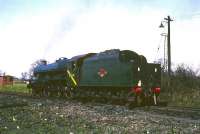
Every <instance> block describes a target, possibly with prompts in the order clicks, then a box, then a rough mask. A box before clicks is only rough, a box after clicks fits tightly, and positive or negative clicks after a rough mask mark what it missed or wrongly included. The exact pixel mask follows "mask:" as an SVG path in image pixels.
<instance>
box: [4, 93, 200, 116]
mask: <svg viewBox="0 0 200 134" xmlns="http://www.w3.org/2000/svg"><path fill="white" fill-rule="evenodd" d="M0 94H3V95H8V96H17V97H21V98H27V99H60V100H62V99H63V98H62V99H61V98H58V97H56V98H55V97H39V96H32V95H31V94H29V93H13V92H0ZM64 99H65V98H64ZM65 100H66V99H65ZM68 100H69V101H71V100H70V99H68ZM94 102H95V103H105V101H103V102H99V101H94ZM84 103H91V104H92V103H93V102H91V101H88V100H86V101H84ZM95 103H94V104H92V105H95ZM106 104H111V105H124V106H125V104H122V103H116V102H113V101H110V102H107V103H106ZM23 105H27V104H26V103H25V104H24V103H22V104H21V103H20V104H16V105H15V104H8V105H3V106H0V108H6V107H16V106H23ZM131 110H142V111H145V112H151V113H154V114H161V115H167V116H173V117H180V118H190V119H193V120H199V119H200V108H194V107H180V106H144V107H135V108H132V109H131Z"/></svg>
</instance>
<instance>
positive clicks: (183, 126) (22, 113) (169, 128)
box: [0, 94, 200, 134]
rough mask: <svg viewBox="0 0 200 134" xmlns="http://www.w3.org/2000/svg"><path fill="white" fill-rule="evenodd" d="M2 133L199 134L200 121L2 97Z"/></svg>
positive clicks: (137, 110)
mask: <svg viewBox="0 0 200 134" xmlns="http://www.w3.org/2000/svg"><path fill="white" fill-rule="evenodd" d="M1 133H2V134H15V133H17V134H23V133H24V134H27V133H33V134H37V133H38V134H43V133H44V134H46V133H52V134H55V133H58V134H59V133H60V134H65V133H66V134H77V133H89V134H90V133H91V134H93V133H108V134H110V133H111V134H112V133H122V134H124V133H134V134H137V133H138V134H140V133H146V134H151V133H152V134H160V133H161V134H171V133H180V134H185V133H186V134H191V133H195V134H199V133H200V119H191V118H187V117H182V116H181V117H179V116H178V113H177V116H169V115H167V114H157V113H156V112H155V111H153V112H152V111H151V110H150V109H148V108H135V109H132V110H129V109H127V108H126V107H125V106H118V105H108V104H99V103H89V102H88V103H82V102H78V101H74V100H68V101H67V100H64V99H55V98H54V99H51V98H42V99H33V98H28V97H19V96H11V95H4V94H0V134H1Z"/></svg>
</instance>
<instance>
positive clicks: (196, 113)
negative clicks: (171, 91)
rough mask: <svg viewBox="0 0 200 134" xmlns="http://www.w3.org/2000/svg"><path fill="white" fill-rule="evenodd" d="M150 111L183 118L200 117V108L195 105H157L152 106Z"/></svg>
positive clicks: (196, 118)
mask: <svg viewBox="0 0 200 134" xmlns="http://www.w3.org/2000/svg"><path fill="white" fill-rule="evenodd" d="M148 111H150V112H153V113H156V114H164V115H167V116H175V117H181V118H190V119H193V120H199V119H200V108H194V107H180V106H166V107H159V106H158V107H157V106H151V107H150V108H149V109H148Z"/></svg>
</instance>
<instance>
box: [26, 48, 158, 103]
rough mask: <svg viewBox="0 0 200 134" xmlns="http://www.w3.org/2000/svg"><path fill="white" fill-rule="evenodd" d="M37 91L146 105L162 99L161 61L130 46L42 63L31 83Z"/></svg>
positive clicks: (40, 93) (34, 92)
mask: <svg viewBox="0 0 200 134" xmlns="http://www.w3.org/2000/svg"><path fill="white" fill-rule="evenodd" d="M28 86H29V87H30V88H32V94H33V95H41V96H47V95H58V96H67V97H79V98H80V97H85V98H90V97H95V98H100V99H104V98H108V99H119V100H126V101H127V102H130V103H131V104H137V105H143V104H154V105H156V104H157V103H158V102H157V101H158V100H157V99H158V96H159V93H160V86H161V68H160V64H154V63H147V60H146V58H145V57H144V56H142V55H138V54H137V53H135V52H133V51H130V50H123V51H120V50H118V49H112V50H106V51H104V52H100V53H88V54H84V55H80V56H75V57H72V58H71V59H67V58H60V59H58V60H56V62H54V63H51V64H46V62H44V64H41V65H38V66H37V67H36V68H35V69H34V71H33V78H32V79H31V80H30V82H29V85H28Z"/></svg>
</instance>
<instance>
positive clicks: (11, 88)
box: [0, 83, 30, 93]
mask: <svg viewBox="0 0 200 134" xmlns="http://www.w3.org/2000/svg"><path fill="white" fill-rule="evenodd" d="M29 91H30V89H28V88H27V87H26V84H23V83H16V84H13V85H5V86H1V87H0V92H21V93H29Z"/></svg>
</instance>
